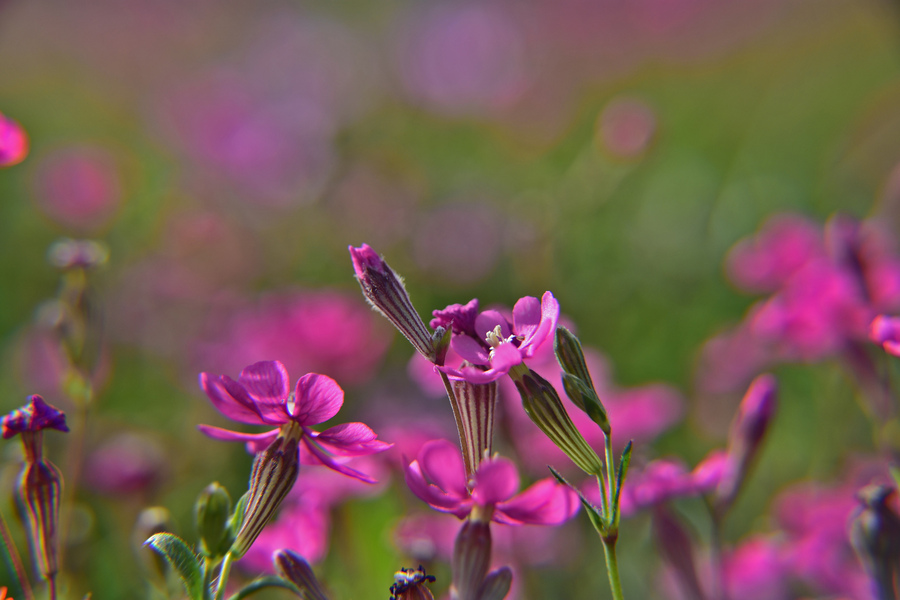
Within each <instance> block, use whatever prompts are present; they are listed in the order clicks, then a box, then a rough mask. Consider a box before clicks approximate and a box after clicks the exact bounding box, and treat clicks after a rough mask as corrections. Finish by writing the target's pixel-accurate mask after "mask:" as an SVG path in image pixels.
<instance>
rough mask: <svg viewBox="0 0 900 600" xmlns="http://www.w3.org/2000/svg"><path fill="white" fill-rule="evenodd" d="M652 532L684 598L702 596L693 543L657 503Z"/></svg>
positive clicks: (694, 599)
mask: <svg viewBox="0 0 900 600" xmlns="http://www.w3.org/2000/svg"><path fill="white" fill-rule="evenodd" d="M653 533H654V536H655V537H656V543H657V547H658V548H659V553H660V555H661V556H662V557H663V559H664V560H665V561H666V562H668V563H669V565H671V567H672V569H673V571H674V572H675V575H676V576H677V577H678V579H679V581H680V583H681V588H682V592H683V593H684V595H685V597H686V598H691V599H692V600H701V599H702V598H704V594H703V590H702V588H701V587H700V580H699V579H697V567H696V565H695V563H694V544H693V542H692V541H691V536H690V535H688V533H687V531H685V529H684V527H683V526H682V524H681V523H679V522H678V520H677V519H675V517H673V516H672V515H671V514H670V513H669V511H668V510H667V509H666V508H665V504H659V505H657V506H656V508H655V510H654V511H653Z"/></svg>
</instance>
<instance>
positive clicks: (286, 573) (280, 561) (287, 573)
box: [272, 549, 328, 600]
mask: <svg viewBox="0 0 900 600" xmlns="http://www.w3.org/2000/svg"><path fill="white" fill-rule="evenodd" d="M272 562H273V563H274V564H275V570H276V571H277V572H278V574H279V575H280V576H281V577H282V578H283V579H286V580H288V581H290V582H291V583H293V584H294V585H295V586H297V589H298V590H300V592H301V593H302V596H301V597H302V598H303V599H304V600H328V596H326V595H325V592H324V591H322V586H321V585H320V584H319V580H318V579H316V575H315V574H314V573H313V570H312V567H310V566H309V563H308V562H306V559H305V558H303V557H302V556H300V555H299V554H297V553H296V552H294V551H293V550H288V549H282V550H278V551H277V552H275V555H274V556H273V557H272Z"/></svg>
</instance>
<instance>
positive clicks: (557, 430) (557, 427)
mask: <svg viewBox="0 0 900 600" xmlns="http://www.w3.org/2000/svg"><path fill="white" fill-rule="evenodd" d="M515 382H516V388H517V389H518V390H519V395H520V396H521V397H522V406H523V407H524V408H525V412H526V413H527V414H528V416H529V417H530V418H531V420H532V421H533V422H534V424H535V425H537V426H538V427H539V428H540V429H541V431H543V432H544V433H545V434H546V435H547V437H549V438H550V440H551V441H552V442H553V443H554V444H556V445H557V447H559V449H560V450H562V451H563V452H565V454H566V456H568V457H569V458H570V459H571V460H572V462H574V463H575V464H576V465H577V466H578V468H580V469H581V470H582V471H584V472H585V473H588V474H590V475H600V474H601V473H602V472H603V467H602V463H601V462H600V458H599V457H598V456H597V453H596V452H594V451H593V450H592V449H591V447H590V446H589V445H588V443H587V442H586V441H585V439H584V437H583V436H582V435H581V433H580V432H579V431H578V429H577V428H576V427H575V424H574V423H573V422H572V419H571V418H570V417H569V413H567V412H566V407H565V406H563V403H562V400H560V398H559V394H557V393H556V390H555V389H554V388H553V386H552V385H550V382H549V381H547V380H546V379H544V378H543V377H541V376H540V375H538V374H537V373H535V372H534V371H532V370H530V369H529V370H528V372H527V373H526V374H525V375H523V376H521V377H519V378H518V379H515Z"/></svg>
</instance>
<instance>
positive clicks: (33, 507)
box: [18, 460, 63, 580]
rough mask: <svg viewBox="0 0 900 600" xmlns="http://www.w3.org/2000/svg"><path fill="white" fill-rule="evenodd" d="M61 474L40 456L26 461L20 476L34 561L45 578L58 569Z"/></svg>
mask: <svg viewBox="0 0 900 600" xmlns="http://www.w3.org/2000/svg"><path fill="white" fill-rule="evenodd" d="M62 486H63V481H62V474H61V473H60V472H59V469H57V468H56V467H55V466H54V465H53V463H51V462H50V461H47V460H37V461H34V462H29V463H26V465H25V468H24V469H23V470H22V474H21V475H20V476H19V485H18V492H19V497H20V499H21V500H22V506H23V507H24V509H25V514H26V516H27V523H28V537H29V538H30V540H31V545H32V549H33V550H34V562H35V564H36V565H37V567H38V570H39V571H40V573H41V576H43V577H44V579H47V580H50V579H53V578H54V577H55V576H56V573H57V571H59V559H58V556H59V500H60V497H61V496H62Z"/></svg>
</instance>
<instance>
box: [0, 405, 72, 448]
mask: <svg viewBox="0 0 900 600" xmlns="http://www.w3.org/2000/svg"><path fill="white" fill-rule="evenodd" d="M0 423H2V426H3V439H5V440H8V439H9V438H11V437H12V436H14V435H16V434H17V433H37V432H38V431H41V430H43V429H56V430H58V431H69V428H68V427H67V426H66V415H65V414H64V413H63V412H62V411H61V410H59V409H58V408H56V407H55V406H52V405H50V404H47V403H46V402H44V399H43V398H41V397H40V396H38V395H37V394H35V395H33V396H28V404H26V405H25V406H23V407H22V408H17V409H16V410H14V411H12V412H11V413H9V414H8V415H6V416H5V417H3V419H2V421H0Z"/></svg>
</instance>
